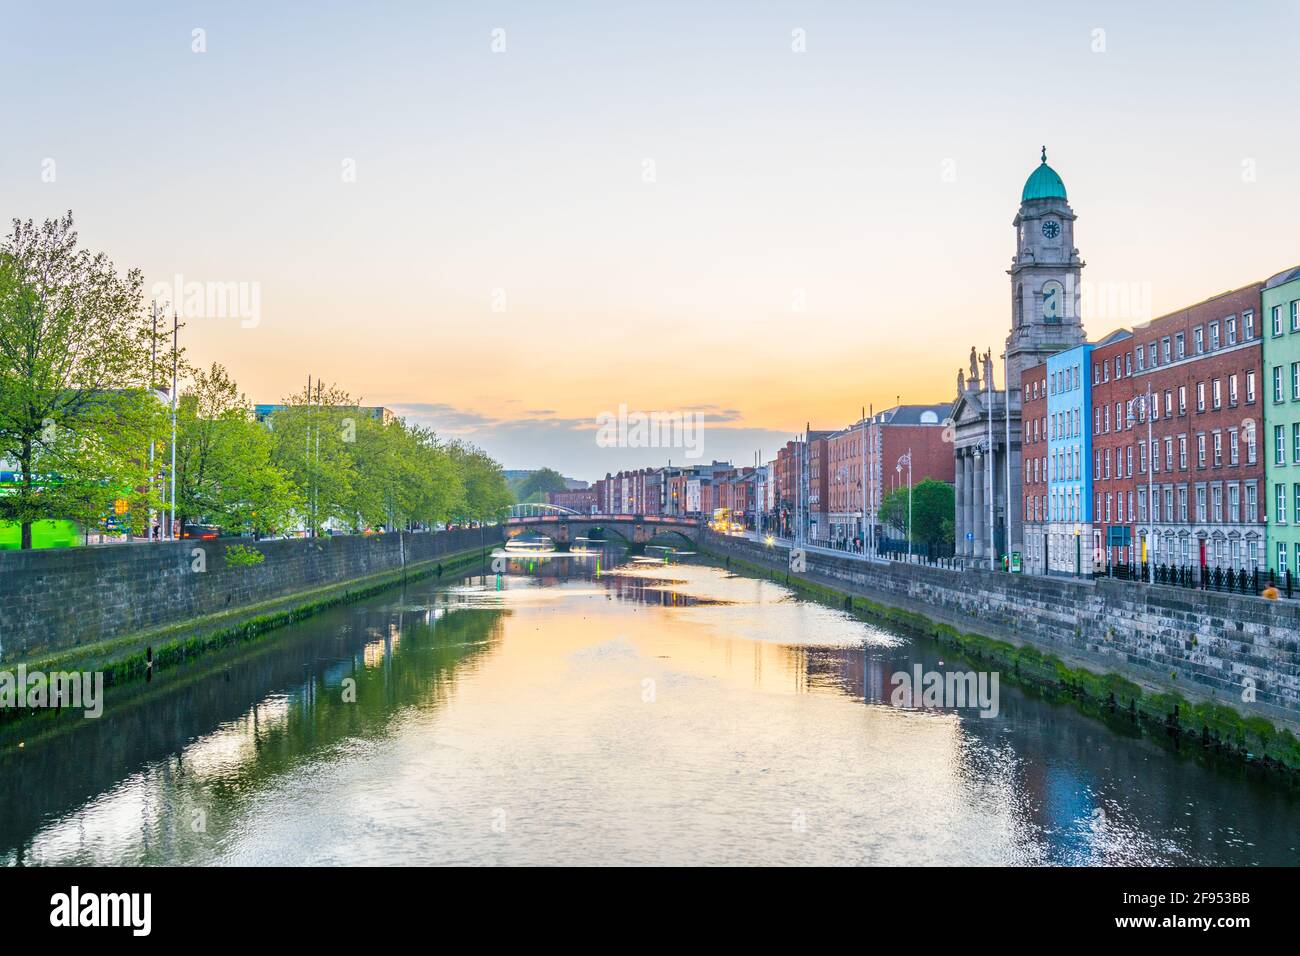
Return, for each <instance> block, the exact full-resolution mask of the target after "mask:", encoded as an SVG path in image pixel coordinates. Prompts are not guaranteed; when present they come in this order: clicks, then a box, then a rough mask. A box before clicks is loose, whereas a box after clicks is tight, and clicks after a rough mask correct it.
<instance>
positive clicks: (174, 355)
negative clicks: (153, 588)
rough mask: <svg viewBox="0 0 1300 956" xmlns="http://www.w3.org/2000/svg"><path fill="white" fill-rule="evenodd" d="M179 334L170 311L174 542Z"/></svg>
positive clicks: (171, 526) (172, 529)
mask: <svg viewBox="0 0 1300 956" xmlns="http://www.w3.org/2000/svg"><path fill="white" fill-rule="evenodd" d="M179 332H180V317H179V316H178V315H177V314H176V311H175V310H174V309H173V310H172V472H171V484H172V494H171V499H172V504H171V520H170V521H168V523H167V526H168V529H169V537H171V538H172V540H175V538H176V371H177V367H178V364H179V362H180V354H179V352H178V351H177V343H178V341H179V338H178V336H179ZM181 534H182V535H184V534H185V529H184V528H182V529H181Z"/></svg>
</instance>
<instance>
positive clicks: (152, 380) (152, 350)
mask: <svg viewBox="0 0 1300 956" xmlns="http://www.w3.org/2000/svg"><path fill="white" fill-rule="evenodd" d="M149 309H150V311H151V312H152V313H153V338H151V339H150V340H149V399H150V404H149V413H150V414H149V421H150V426H149V526H148V528H147V530H148V532H149V540H150V541H152V540H153V522H154V517H153V516H154V508H153V494H154V487H153V486H154V482H155V481H157V478H158V470H157V469H156V468H155V467H154V462H153V458H154V447H153V446H154V445H155V444H156V443H157V442H156V439H155V438H154V431H153V424H152V423H153V402H155V401H157V400H158V380H157V372H156V371H155V367H156V366H157V365H158V300H157V299H154V300H152V301H150V303H149Z"/></svg>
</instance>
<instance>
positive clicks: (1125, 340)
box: [1085, 329, 1145, 571]
mask: <svg viewBox="0 0 1300 956" xmlns="http://www.w3.org/2000/svg"><path fill="white" fill-rule="evenodd" d="M1085 374H1090V383H1091V384H1090V387H1091V390H1092V402H1091V405H1092V420H1091V421H1090V422H1087V424H1086V427H1088V428H1089V429H1090V430H1091V432H1092V460H1091V462H1090V468H1091V471H1092V482H1091V484H1092V496H1093V497H1092V517H1093V521H1092V524H1093V531H1092V549H1093V564H1094V566H1095V568H1096V569H1097V570H1099V571H1100V570H1105V569H1113V568H1114V567H1115V566H1117V565H1125V566H1127V565H1128V564H1129V563H1130V561H1133V562H1134V563H1137V561H1139V560H1140V559H1139V558H1137V557H1135V556H1134V551H1133V540H1134V539H1133V522H1134V515H1135V509H1136V507H1137V496H1136V494H1135V493H1134V491H1135V489H1134V482H1135V477H1134V476H1135V474H1136V472H1135V470H1134V469H1135V465H1136V459H1137V457H1138V454H1137V448H1136V447H1135V446H1136V444H1137V442H1138V441H1139V440H1142V441H1145V433H1144V434H1143V435H1142V436H1140V437H1139V435H1138V433H1137V432H1136V431H1135V430H1134V429H1135V426H1136V425H1137V420H1136V409H1135V408H1134V407H1133V402H1132V400H1133V397H1134V396H1133V382H1132V378H1133V333H1132V332H1129V331H1128V330H1126V329H1120V330H1118V331H1115V332H1112V333H1111V334H1110V335H1108V336H1107V337H1106V338H1104V339H1102V341H1101V342H1099V343H1097V345H1096V346H1095V347H1094V348H1093V350H1092V368H1091V369H1090V370H1088V371H1086V372H1085Z"/></svg>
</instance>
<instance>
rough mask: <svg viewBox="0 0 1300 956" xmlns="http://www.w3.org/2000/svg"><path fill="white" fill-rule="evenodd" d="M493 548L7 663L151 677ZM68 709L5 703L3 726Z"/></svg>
mask: <svg viewBox="0 0 1300 956" xmlns="http://www.w3.org/2000/svg"><path fill="white" fill-rule="evenodd" d="M489 555H490V552H489V550H488V549H486V548H481V547H476V548H467V549H465V550H462V551H458V552H453V553H450V554H444V555H441V556H439V557H437V558H431V559H429V560H427V561H421V562H418V563H415V564H411V565H408V566H406V567H404V568H400V569H398V570H394V571H385V572H380V573H378V574H371V575H366V576H362V577H358V578H353V579H350V580H347V581H343V582H340V583H337V584H332V585H328V586H325V587H318V588H311V589H308V590H304V591H298V592H295V593H292V594H289V595H287V596H284V597H280V598H276V599H274V600H269V601H263V602H259V603H257V604H252V605H248V606H245V607H240V608H234V609H231V610H226V611H220V612H217V613H213V614H207V615H202V616H200V617H197V618H194V619H192V620H187V621H184V622H180V623H175V624H168V625H165V626H162V627H155V628H148V629H145V630H141V631H137V632H134V633H131V634H125V635H122V636H120V637H115V638H111V639H109V640H104V641H97V642H93V643H89V644H83V645H77V646H75V647H72V648H69V649H67V650H64V651H59V652H56V653H52V654H49V655H43V656H39V657H33V658H30V659H26V660H15V661H5V663H4V667H5V668H7V669H12V668H14V667H17V666H18V665H20V664H21V665H23V666H24V667H25V668H26V670H27V671H28V672H36V671H40V672H44V673H56V672H93V673H96V674H102V675H103V683H104V686H105V687H107V688H113V687H120V686H122V685H123V684H128V683H131V682H142V681H150V680H152V679H153V677H154V676H155V675H156V674H158V673H159V672H161V671H163V670H165V669H167V668H171V667H175V666H178V665H180V664H183V663H186V662H189V661H192V660H194V659H195V658H197V657H199V656H201V655H203V654H206V653H209V652H212V651H216V650H220V649H223V648H227V647H230V646H232V645H235V644H240V643H244V642H248V641H253V640H255V639H257V638H260V637H263V636H265V635H268V634H270V633H271V632H273V631H275V630H277V629H279V628H282V627H284V626H286V625H289V624H293V623H295V622H298V621H302V620H305V619H307V618H309V617H312V616H314V615H316V614H319V613H321V612H322V611H325V610H327V609H330V608H334V607H338V606H340V605H344V604H351V603H355V602H357V601H361V600H364V599H366V598H370V597H373V596H375V595H379V594H382V593H383V592H385V591H388V590H390V589H392V588H394V587H397V586H399V585H402V584H404V583H407V582H411V581H418V580H420V579H423V578H441V577H443V576H445V575H451V574H464V573H466V572H468V571H470V570H472V569H475V568H486V567H487V566H488V562H489V560H490V557H489ZM65 713H66V712H64V711H61V710H59V709H57V708H26V709H22V710H8V709H5V710H0V727H4V728H5V729H8V727H9V726H10V725H13V724H18V723H22V724H24V725H29V724H30V723H32V722H35V721H40V720H42V719H45V720H57V719H58V718H59V717H60V716H63V715H64V714H65Z"/></svg>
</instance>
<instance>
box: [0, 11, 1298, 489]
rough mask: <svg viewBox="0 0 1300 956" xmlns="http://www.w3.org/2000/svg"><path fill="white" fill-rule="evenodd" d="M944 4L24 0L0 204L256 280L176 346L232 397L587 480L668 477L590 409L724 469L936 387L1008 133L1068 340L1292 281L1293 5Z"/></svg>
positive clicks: (956, 354) (1002, 247) (156, 275)
mask: <svg viewBox="0 0 1300 956" xmlns="http://www.w3.org/2000/svg"><path fill="white" fill-rule="evenodd" d="M982 6H983V7H984V9H982V10H977V9H976V8H975V5H972V4H967V3H951V4H949V3H918V2H910V3H888V4H883V3H882V4H868V3H851V2H844V3H834V2H825V3H764V4H754V3H711V4H700V3H680V4H677V3H656V4H648V3H641V4H635V5H634V4H630V3H629V4H621V3H616V2H605V3H598V2H592V3H566V4H554V5H551V4H538V3H474V4H471V3H436V2H433V3H431V2H423V3H415V2H411V3H397V2H393V3H382V4H345V3H313V4H288V3H284V4H281V3H276V4H267V3H221V4H215V3H213V4H186V3H167V4H162V3H159V4H153V5H149V4H133V5H131V9H129V10H127V9H118V8H117V7H116V6H110V5H106V4H102V3H94V4H92V3H70V4H58V5H57V8H55V7H54V6H53V5H48V4H29V5H24V6H22V7H21V8H15V9H11V10H8V11H6V13H5V29H4V33H3V35H2V36H0V54H2V55H0V82H3V85H4V89H5V90H6V94H7V95H6V96H5V113H6V115H5V124H4V128H5V135H4V147H3V149H0V199H3V202H2V203H0V212H3V213H4V215H5V218H6V220H7V219H9V218H13V217H21V218H28V217H31V218H36V219H43V218H46V217H51V216H54V215H56V214H58V213H60V212H62V211H64V210H66V209H72V210H73V211H74V213H75V215H76V218H77V223H78V227H79V230H80V233H81V236H82V240H83V242H84V243H85V244H86V245H87V246H89V247H91V248H94V249H103V250H105V251H106V252H108V253H109V255H110V256H112V258H113V259H114V260H115V261H116V262H117V264H118V265H119V267H121V268H126V267H128V266H138V267H140V268H141V269H142V270H143V271H144V273H145V276H146V289H147V290H148V288H149V287H150V286H152V285H153V284H154V283H166V284H168V285H170V284H172V283H173V282H174V279H175V277H176V276H177V275H178V274H179V275H181V276H183V277H184V281H197V282H213V283H245V284H247V285H246V288H256V290H257V293H258V297H259V306H260V308H259V315H258V317H257V320H256V321H255V322H250V321H244V322H241V321H240V318H239V317H238V316H233V315H230V316H199V317H191V318H190V319H189V320H188V327H187V328H186V329H185V330H184V332H183V335H184V340H185V342H186V344H187V347H188V349H189V354H190V357H191V359H192V360H193V361H195V362H196V363H208V362H212V361H219V362H222V363H223V364H225V365H226V366H227V367H228V368H229V369H230V371H231V373H232V374H233V375H234V376H235V378H236V379H237V380H238V381H239V382H240V384H241V386H242V387H243V389H244V390H245V392H246V393H247V395H248V397H249V399H250V400H251V401H254V402H267V401H275V400H278V399H279V397H280V396H282V395H284V394H286V393H287V392H289V391H291V390H293V389H296V388H298V387H300V386H301V383H302V382H304V381H305V379H306V377H307V375H308V374H311V375H313V376H322V377H324V378H325V380H326V381H333V382H337V383H338V384H339V385H340V386H342V387H344V388H346V389H348V390H349V391H350V392H352V393H353V394H354V395H356V396H359V397H360V398H362V399H363V401H364V402H365V403H366V404H384V405H388V406H390V407H392V408H394V409H395V410H397V411H398V412H399V413H402V414H406V415H409V416H411V417H414V418H417V419H419V420H420V421H423V422H426V423H428V424H431V425H433V426H434V427H436V428H437V429H438V430H439V431H440V433H442V434H445V435H447V436H448V437H451V436H459V437H465V438H468V439H471V440H474V441H477V442H478V443H479V444H481V445H483V446H484V447H485V448H486V449H487V450H488V451H489V452H491V453H492V454H494V455H495V456H496V457H497V458H498V459H499V460H501V462H502V463H503V464H504V465H505V466H506V467H509V468H526V467H538V466H541V465H550V466H553V467H557V468H559V469H561V470H563V471H565V472H566V473H568V474H571V475H574V476H576V477H580V478H588V479H590V478H595V477H597V476H598V475H602V474H604V473H605V472H606V471H613V470H617V469H618V468H620V467H630V466H634V465H640V464H661V463H663V461H665V460H666V459H668V458H674V459H675V460H682V457H681V454H680V452H679V453H677V454H674V453H673V452H672V451H667V450H660V449H604V448H599V447H597V445H596V443H595V438H594V436H595V434H596V431H595V419H596V416H597V415H599V414H600V413H601V412H602V411H616V410H617V409H618V408H619V406H620V405H621V404H625V405H627V406H628V407H629V408H631V409H639V410H645V411H650V410H667V411H673V410H699V411H702V412H704V413H705V415H706V418H707V421H708V422H709V426H710V427H709V429H708V431H707V432H706V435H705V439H704V443H703V453H704V455H705V457H706V459H707V458H728V457H730V458H734V459H735V460H737V461H738V462H740V463H744V464H749V463H751V462H752V460H753V453H754V450H755V449H759V448H761V449H763V450H764V453H765V457H771V455H772V454H773V453H774V451H775V449H776V447H777V444H778V443H779V442H783V441H784V440H785V439H786V438H788V437H790V436H791V435H792V434H793V433H794V432H795V431H797V430H799V429H801V428H802V426H803V424H804V422H805V421H809V420H811V421H812V423H813V426H814V427H822V428H826V427H836V426H840V425H843V424H846V423H848V422H850V421H852V420H853V419H854V418H856V416H857V413H858V410H859V408H861V407H862V406H865V405H874V406H875V407H876V408H877V409H879V408H883V407H887V406H889V405H892V404H894V403H895V401H896V399H897V397H899V396H901V398H902V400H903V401H904V402H926V403H929V402H938V401H946V400H949V399H951V398H952V396H953V393H954V389H955V378H956V371H957V369H958V367H959V366H962V365H963V364H964V363H965V360H966V355H967V353H968V351H969V348H970V346H971V345H978V346H979V347H980V348H981V349H983V348H984V347H987V346H989V345H992V346H993V347H994V349H995V352H996V351H997V349H998V348H999V347H1000V345H1001V342H1002V340H1003V338H1004V337H1005V335H1006V330H1007V327H1008V324H1009V312H1010V290H1009V284H1008V278H1007V276H1006V274H1005V270H1006V269H1007V268H1008V266H1009V264H1010V258H1011V255H1012V253H1013V242H1012V239H1013V236H1012V228H1011V220H1012V218H1013V217H1014V216H1015V213H1016V210H1017V205H1018V200H1019V194H1020V189H1021V186H1022V185H1023V183H1024V180H1025V177H1026V176H1028V174H1029V173H1030V172H1031V171H1032V170H1033V168H1034V167H1035V166H1036V165H1037V163H1038V157H1039V149H1040V147H1041V146H1042V145H1043V144H1046V145H1047V150H1048V160H1049V162H1050V163H1051V165H1052V166H1053V167H1054V168H1055V169H1056V170H1057V171H1058V172H1059V173H1060V174H1061V176H1062V178H1063V179H1064V181H1065V184H1066V187H1067V188H1068V190H1069V198H1070V202H1071V204H1072V206H1073V208H1074V210H1075V212H1076V213H1077V214H1078V216H1079V221H1078V224H1077V228H1076V242H1077V245H1078V246H1079V249H1080V252H1081V254H1082V256H1083V258H1084V260H1085V261H1086V262H1087V263H1088V267H1087V268H1086V269H1085V270H1084V279H1085V281H1086V282H1087V283H1089V284H1090V285H1092V286H1093V287H1095V288H1098V289H1100V290H1102V292H1103V293H1106V292H1111V293H1114V292H1115V291H1116V290H1123V291H1130V290H1131V291H1134V292H1136V295H1135V296H1133V298H1132V300H1131V303H1130V306H1129V311H1130V312H1131V313H1133V314H1124V315H1097V314H1096V307H1095V306H1094V308H1093V309H1092V310H1091V311H1092V312H1093V314H1091V315H1090V314H1088V313H1089V310H1088V309H1085V316H1084V318H1085V325H1086V326H1087V328H1088V331H1089V332H1090V334H1091V336H1092V337H1093V338H1099V337H1100V336H1102V335H1104V334H1105V333H1107V332H1109V331H1110V330H1111V329H1113V328H1115V327H1117V326H1121V325H1132V324H1133V323H1134V322H1136V321H1141V320H1142V319H1144V318H1149V317H1151V316H1152V315H1159V314H1161V313H1162V312H1165V311H1168V310H1171V309H1173V308H1176V307H1178V306H1182V305H1185V304H1188V303H1190V302H1194V301H1197V300H1200V299H1203V298H1205V297H1207V296H1209V295H1212V294H1214V293H1217V292H1221V291H1223V290H1226V289H1229V288H1236V287H1239V286H1241V285H1243V284H1245V283H1247V282H1249V281H1252V280H1255V279H1261V278H1265V277H1267V276H1269V275H1271V274H1273V273H1275V272H1278V271H1280V270H1282V269H1283V268H1286V267H1288V266H1294V265H1296V264H1297V263H1300V123H1297V122H1296V119H1295V116H1296V109H1297V103H1298V102H1300V69H1297V65H1296V55H1295V51H1294V49H1293V47H1294V40H1295V38H1296V37H1297V36H1300V5H1298V4H1296V3H1294V2H1291V3H1284V2H1277V3H1269V2H1256V3H1250V4H1240V5H1234V6H1230V7H1229V6H1224V5H1223V4H1203V5H1202V4H1195V3H1187V2H1180V3H1167V4H1165V3H1150V4H1141V5H1140V6H1141V8H1142V9H1140V10H1139V9H1135V7H1136V6H1138V5H1135V4H1132V3H1131V2H1124V3H1095V4H1088V5H1087V6H1086V7H1085V6H1084V5H1082V4H1070V5H1060V4H1024V3H1016V4H1009V3H1008V4H997V3H994V4H986V5H982ZM544 7H550V8H552V12H549V13H547V12H544V10H543V8H544ZM196 29H199V30H202V31H204V32H203V33H202V34H199V35H198V36H199V37H200V38H201V40H202V43H201V44H199V45H205V47H206V49H205V51H204V52H195V50H194V46H195V45H196V44H198V43H199V40H197V39H196V34H195V33H194V31H195V30H196ZM498 30H499V31H504V32H503V33H496V34H494V31H498ZM795 31H802V33H796V32H795ZM1099 31H1104V32H1099ZM800 37H802V38H803V40H802V42H803V45H804V47H805V49H804V52H796V51H795V50H794V49H792V46H796V45H798V44H799V38H800ZM494 43H495V45H496V46H497V47H498V48H500V47H501V45H502V43H504V50H502V51H501V52H494V50H493V46H494ZM1284 43H1289V44H1290V45H1291V48H1288V47H1286V46H1285V45H1284ZM51 50H60V51H62V54H61V55H60V56H59V57H57V58H55V57H51V55H50V52H49V51H51ZM353 171H354V172H355V176H354V177H353V176H352V175H351V174H352V172H353ZM51 180H52V181H51ZM350 180H354V181H350ZM6 231H7V230H6ZM1134 303H1136V304H1134ZM1144 312H1145V313H1146V314H1143V313H1144ZM999 378H1000V376H999Z"/></svg>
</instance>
